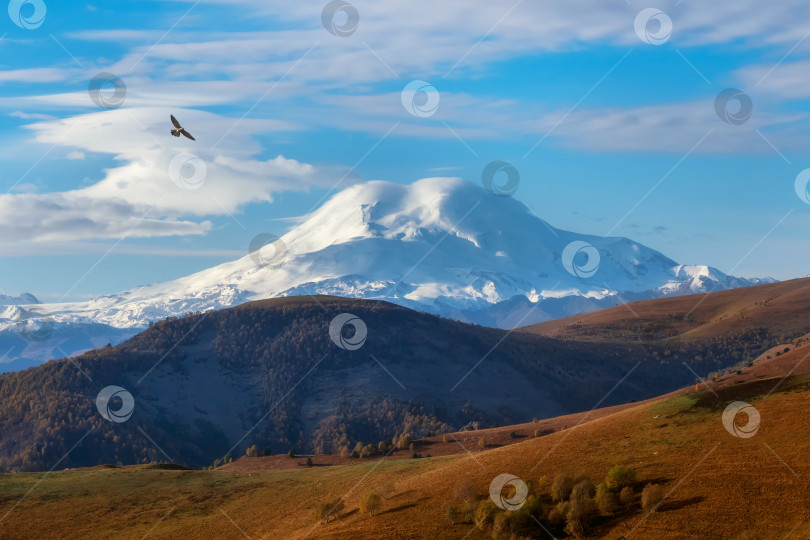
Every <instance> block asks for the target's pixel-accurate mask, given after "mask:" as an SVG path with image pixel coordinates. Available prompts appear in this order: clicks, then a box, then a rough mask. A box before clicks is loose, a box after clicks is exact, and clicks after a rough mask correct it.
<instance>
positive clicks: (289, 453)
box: [287, 448, 295, 458]
mask: <svg viewBox="0 0 810 540" xmlns="http://www.w3.org/2000/svg"><path fill="white" fill-rule="evenodd" d="M287 457H290V458H294V457H295V448H290V449H289V450H287Z"/></svg>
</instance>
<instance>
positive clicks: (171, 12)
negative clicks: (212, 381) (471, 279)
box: [0, 0, 810, 300]
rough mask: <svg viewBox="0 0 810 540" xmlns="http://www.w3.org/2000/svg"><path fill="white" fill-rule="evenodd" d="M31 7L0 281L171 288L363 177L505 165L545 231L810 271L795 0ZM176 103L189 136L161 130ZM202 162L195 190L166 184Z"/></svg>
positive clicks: (801, 46)
mask: <svg viewBox="0 0 810 540" xmlns="http://www.w3.org/2000/svg"><path fill="white" fill-rule="evenodd" d="M20 3H21V2H19V1H17V2H16V3H15V2H12V3H11V8H12V9H10V11H11V12H12V13H19V12H20V10H18V9H17V5H18V4H20ZM37 3H38V4H40V10H41V9H42V8H41V6H45V11H44V13H45V16H44V20H43V21H42V24H41V25H37V22H36V21H33V22H30V21H32V17H34V16H40V15H41V14H42V13H43V12H42V11H40V12H38V13H36V12H35V8H36V7H37V6H35V5H34V2H32V1H31V0H29V2H28V3H23V5H22V6H21V8H20V9H21V10H22V12H21V13H22V19H19V18H17V22H21V20H22V23H21V24H23V26H36V28H22V27H20V26H18V25H17V24H15V21H13V20H12V17H11V16H8V17H3V19H2V21H3V22H2V23H0V35H2V36H3V38H2V40H0V52H1V53H2V61H0V117H2V119H3V120H2V122H1V123H0V142H2V144H0V160H2V173H0V233H2V234H0V292H4V293H21V292H32V293H34V294H35V295H37V296H40V297H41V298H42V299H43V300H59V299H79V298H85V297H88V296H94V295H98V294H105V293H112V292H117V291H119V290H123V289H126V288H130V287H133V286H137V285H142V284H147V283H153V282H158V281H164V280H168V279H172V278H176V277H180V276H183V275H186V274H189V273H191V272H194V271H197V270H202V269H204V268H207V267H210V266H212V265H214V264H218V263H221V262H224V261H227V260H232V259H234V258H237V257H240V256H242V255H244V254H245V253H246V250H247V246H248V245H249V243H250V240H251V239H252V238H253V237H254V236H256V235H257V234H259V233H262V232H271V233H275V234H281V233H283V232H285V231H286V230H288V229H289V227H291V226H293V225H294V223H295V219H294V218H296V217H297V216H300V215H303V214H305V213H307V212H308V211H310V210H311V209H312V208H313V206H315V205H316V204H317V203H318V202H319V201H321V200H322V198H323V197H324V196H327V195H328V194H330V193H333V192H334V191H335V190H339V189H340V188H342V187H346V186H348V185H350V184H351V183H353V182H358V181H364V180H376V179H383V180H390V181H393V182H400V183H410V182H413V181H415V180H417V179H419V178H424V177H430V176H460V177H462V178H465V179H468V180H469V181H470V182H476V183H478V182H480V175H481V171H482V169H483V168H484V166H485V165H486V164H487V163H489V162H491V161H493V160H504V161H508V162H510V163H512V164H513V165H514V166H515V167H516V168H517V169H518V170H519V172H520V176H521V183H520V186H519V189H518V192H517V193H516V195H515V196H516V197H517V198H518V199H520V200H521V201H523V202H524V203H525V204H527V205H528V206H529V207H530V208H531V209H532V210H533V211H534V212H535V213H536V214H537V215H539V216H540V217H542V218H544V219H546V220H547V221H549V222H550V223H551V224H552V225H554V226H556V227H560V228H563V229H568V230H573V231H577V232H581V233H588V234H600V235H605V234H610V235H621V236H628V237H631V238H633V239H635V240H637V241H639V242H642V243H644V244H646V245H648V246H650V247H653V248H655V249H658V250H660V251H662V252H663V253H665V254H666V255H667V256H669V257H671V258H673V259H675V260H677V261H679V262H682V263H685V264H708V265H711V266H715V267H717V268H719V269H721V270H723V271H725V272H730V273H734V274H735V275H741V276H773V277H776V278H780V279H787V278H791V277H799V276H804V275H807V274H810V271H808V268H810V250H808V249H807V240H806V238H807V232H808V231H810V205H808V204H806V203H805V202H804V201H803V200H802V199H801V198H800V197H799V196H797V193H796V190H795V189H794V181H795V179H796V177H797V175H798V174H799V173H800V172H801V171H802V170H804V169H806V168H810V156H808V153H807V148H808V143H810V137H809V136H808V130H807V126H808V122H807V120H808V118H807V113H808V97H810V95H808V94H809V93H810V91H808V90H807V84H806V81H807V80H808V79H810V38H808V35H809V34H810V23H808V22H807V21H808V20H810V17H808V15H810V13H809V12H810V6H808V5H807V4H806V2H802V1H800V0H786V1H784V2H780V3H778V4H775V5H768V6H765V5H763V4H761V3H755V2H751V1H741V2H737V3H734V4H732V3H724V4H726V5H721V4H718V5H705V3H697V2H690V1H684V2H680V3H676V2H661V3H655V2H646V3H640V2H638V1H636V0H633V1H632V2H625V1H612V2H604V1H602V2H560V1H555V2H546V1H539V2H538V1H529V0H525V1H520V2H516V3H512V2H511V1H510V2H505V3H493V2H477V1H476V2H468V1H450V2H442V3H437V2H428V1H426V0H411V1H408V2H405V1H399V0H392V1H390V2H361V1H356V2H353V3H352V5H351V6H350V7H348V8H344V10H343V11H338V12H337V13H336V15H335V17H336V18H335V19H334V21H335V23H336V24H337V25H338V27H340V26H342V25H343V24H344V22H345V19H344V18H341V17H345V12H346V10H351V8H352V7H353V8H354V9H355V10H356V12H357V14H358V16H359V22H358V24H357V27H356V30H355V31H354V32H348V33H349V34H350V35H346V36H336V35H333V34H332V33H330V32H329V31H327V29H326V28H325V27H324V25H323V24H322V14H323V11H324V8H325V5H326V2H311V1H302V2H297V3H295V5H294V6H291V5H284V4H290V3H280V2H270V3H267V2H264V1H259V0H256V1H252V0H245V1H240V2H234V1H227V0H202V1H200V2H190V1H183V0H177V1H165V2H164V1H144V2H124V1H112V2H104V3H100V2H99V3H94V2H91V3H87V4H81V3H68V2H64V1H62V2H56V1H50V2H49V1H47V0H45V1H44V2H37ZM651 7H652V8H657V9H659V10H661V12H663V13H664V17H666V18H668V20H669V21H671V23H672V31H671V34H667V35H666V36H663V35H659V34H660V33H661V28H660V27H659V26H658V25H659V22H657V21H659V20H660V19H654V20H648V19H646V18H644V17H643V16H642V17H641V19H640V20H641V21H642V23H643V22H644V21H645V20H647V21H648V24H646V25H642V28H643V29H644V30H645V31H646V32H647V33H646V34H641V35H639V34H637V32H636V25H634V23H635V22H636V19H637V18H638V17H639V13H640V12H642V10H643V9H645V8H651ZM25 20H28V21H29V23H28V24H25ZM655 38H661V39H660V40H661V41H662V43H661V44H659V45H655V44H651V43H648V42H646V41H650V40H651V39H652V40H655ZM645 40H646V41H645ZM99 73H111V74H113V75H115V76H117V77H118V78H119V80H120V81H123V82H124V84H125V85H126V97H125V99H124V101H123V103H122V104H121V106H120V107H118V108H109V109H108V108H104V107H99V106H98V105H97V104H96V103H94V101H93V100H92V99H91V98H90V96H89V95H88V85H89V83H90V81H91V80H92V79H93V78H94V77H95V76H97V75H98V74H99ZM413 80H423V81H427V82H428V83H430V84H431V85H432V86H433V87H434V88H435V89H436V91H437V92H438V95H439V97H440V103H439V106H438V109H437V110H436V112H435V114H433V115H430V116H426V117H417V116H413V115H411V114H409V113H408V112H407V111H406V110H405V108H404V107H403V106H402V102H401V91H402V89H403V88H404V87H405V85H406V84H408V83H409V82H411V81H413ZM727 88H737V89H739V90H740V91H742V92H743V93H745V94H746V95H747V96H749V97H750V99H751V103H752V104H753V109H752V111H751V114H750V118H747V120H745V121H744V122H742V123H740V125H732V124H729V123H726V122H724V121H723V120H721V118H720V117H719V116H718V114H717V113H716V111H715V99H716V96H718V94H720V93H721V92H722V91H724V90H725V89H727ZM111 94H112V91H111V90H110V89H109V85H108V86H107V87H105V90H102V95H103V96H104V97H106V98H109V97H110V96H111ZM736 106H737V102H736V101H732V102H730V103H729V109H728V110H729V111H730V113H731V114H735V113H736V109H735V107H736ZM170 112H173V113H174V114H175V115H177V116H178V117H179V118H180V119H181V121H183V122H184V124H186V125H187V127H188V128H189V131H191V132H192V133H193V134H194V135H195V137H197V139H198V140H197V142H196V143H192V142H191V141H187V140H185V139H175V138H173V137H171V136H170V135H169V133H168V131H169V128H170V125H169V123H168V114H169V113H170ZM188 152H193V153H194V154H196V155H198V156H199V157H200V159H201V160H202V162H204V163H205V164H206V171H207V172H206V177H205V181H204V183H203V184H202V186H201V187H200V188H199V189H194V190H189V189H185V188H184V187H183V186H182V185H177V184H176V183H175V182H173V181H172V179H171V178H170V174H169V172H168V169H169V166H170V163H171V162H172V160H173V159H174V157H175V156H177V155H178V154H183V153H188ZM341 179H342V180H341ZM338 181H340V183H339V184H338V185H337V186H336V185H335V184H336V183H338Z"/></svg>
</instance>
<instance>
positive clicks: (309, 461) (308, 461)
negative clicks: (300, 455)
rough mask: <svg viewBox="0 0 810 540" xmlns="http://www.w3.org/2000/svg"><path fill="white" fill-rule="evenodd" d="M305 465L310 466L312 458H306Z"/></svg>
mask: <svg viewBox="0 0 810 540" xmlns="http://www.w3.org/2000/svg"><path fill="white" fill-rule="evenodd" d="M307 467H312V458H311V457H308V458H307Z"/></svg>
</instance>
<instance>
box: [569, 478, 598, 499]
mask: <svg viewBox="0 0 810 540" xmlns="http://www.w3.org/2000/svg"><path fill="white" fill-rule="evenodd" d="M593 494H594V487H593V482H591V479H590V478H588V477H587V476H585V477H583V478H581V479H579V481H578V482H577V483H576V485H574V487H573V488H572V489H571V502H572V503H573V502H574V501H584V500H587V499H590V498H591V497H593Z"/></svg>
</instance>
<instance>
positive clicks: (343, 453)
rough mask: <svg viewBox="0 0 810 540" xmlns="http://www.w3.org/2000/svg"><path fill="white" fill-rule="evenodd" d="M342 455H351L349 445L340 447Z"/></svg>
mask: <svg viewBox="0 0 810 540" xmlns="http://www.w3.org/2000/svg"><path fill="white" fill-rule="evenodd" d="M340 457H349V447H348V446H344V447H342V448H341V449H340Z"/></svg>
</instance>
